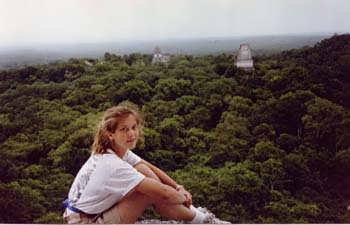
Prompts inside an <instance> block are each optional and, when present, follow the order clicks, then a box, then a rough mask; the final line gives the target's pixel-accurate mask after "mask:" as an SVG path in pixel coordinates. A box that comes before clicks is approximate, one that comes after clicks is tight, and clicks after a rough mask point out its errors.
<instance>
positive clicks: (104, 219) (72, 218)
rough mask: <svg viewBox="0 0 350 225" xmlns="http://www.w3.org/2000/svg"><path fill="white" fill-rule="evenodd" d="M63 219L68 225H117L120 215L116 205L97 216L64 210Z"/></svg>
mask: <svg viewBox="0 0 350 225" xmlns="http://www.w3.org/2000/svg"><path fill="white" fill-rule="evenodd" d="M63 219H64V220H65V221H66V222H67V223H68V224H82V223H83V224H91V223H94V224H118V223H121V219H120V214H119V212H118V207H117V204H116V205H114V206H113V207H111V208H109V209H107V210H106V211H104V212H102V213H99V214H94V215H90V214H85V213H76V212H72V211H70V210H69V209H66V210H65V211H64V214H63Z"/></svg>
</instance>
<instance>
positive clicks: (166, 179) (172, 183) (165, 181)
mask: <svg viewBox="0 0 350 225" xmlns="http://www.w3.org/2000/svg"><path fill="white" fill-rule="evenodd" d="M140 164H141V165H144V166H146V167H147V168H149V169H150V170H151V171H152V172H153V173H154V174H155V175H156V176H157V177H158V178H159V180H160V181H161V182H162V183H163V184H166V185H169V186H171V187H173V188H174V189H175V190H177V191H178V192H180V193H181V194H183V195H185V197H186V201H185V203H184V205H185V206H187V207H189V206H190V205H192V195H191V193H189V192H188V191H187V190H186V189H185V188H184V187H183V186H182V185H178V184H177V183H176V181H174V180H173V179H172V178H171V177H169V176H168V175H167V174H166V173H165V172H164V171H163V170H161V169H159V168H158V167H156V166H154V165H152V164H151V163H149V162H147V161H146V160H143V159H142V160H141V161H140V162H139V163H138V164H137V165H140ZM137 165H136V167H137Z"/></svg>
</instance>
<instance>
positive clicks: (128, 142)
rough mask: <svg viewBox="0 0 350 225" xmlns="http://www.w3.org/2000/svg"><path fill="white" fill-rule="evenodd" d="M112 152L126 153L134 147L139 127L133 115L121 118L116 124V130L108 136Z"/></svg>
mask: <svg viewBox="0 0 350 225" xmlns="http://www.w3.org/2000/svg"><path fill="white" fill-rule="evenodd" d="M110 138H111V140H112V143H113V145H112V146H113V148H115V149H114V150H122V151H126V150H127V149H133V148H135V146H136V143H137V140H138V138H139V126H138V124H137V121H136V118H135V116H134V115H132V114H129V115H128V116H127V117H124V118H121V119H120V120H119V122H118V126H117V129H116V130H115V132H114V133H112V134H111V135H110Z"/></svg>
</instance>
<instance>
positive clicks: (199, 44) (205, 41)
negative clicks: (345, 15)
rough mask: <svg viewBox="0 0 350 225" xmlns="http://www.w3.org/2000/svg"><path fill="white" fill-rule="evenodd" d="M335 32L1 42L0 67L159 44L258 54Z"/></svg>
mask: <svg viewBox="0 0 350 225" xmlns="http://www.w3.org/2000/svg"><path fill="white" fill-rule="evenodd" d="M331 35H332V34H312V35H305V34H304V35H303V34H300V35H265V36H248V37H238V36H237V37H217V38H196V39H195V38H193V39H171V38H170V39H168V40H164V39H160V40H154V41H150V40H149V41H145V40H143V41H142V40H140V41H136V40H134V41H127V40H123V41H116V42H105V43H71V44H68V43H67V44H63V43H57V44H56V43H52V44H27V45H18V46H2V47H1V46H0V69H10V68H17V67H19V66H23V65H35V64H47V63H49V62H53V61H55V60H68V59H69V58H83V57H85V58H86V57H87V58H102V57H103V54H104V53H105V52H110V53H113V54H117V55H124V54H131V53H142V54H151V53H153V50H154V48H155V47H156V46H159V47H160V48H161V50H162V51H163V52H164V53H169V54H175V55H176V54H189V55H206V54H215V55H217V54H221V53H226V54H233V53H234V52H235V51H237V50H238V49H239V46H240V44H242V43H249V44H250V45H251V48H252V50H253V53H254V54H255V55H261V54H270V53H274V52H278V51H282V50H288V49H292V48H300V47H303V46H313V45H314V44H316V43H317V42H318V41H320V40H322V39H324V38H326V37H330V36H331Z"/></svg>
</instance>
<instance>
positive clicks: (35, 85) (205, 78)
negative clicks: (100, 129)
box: [0, 34, 350, 223]
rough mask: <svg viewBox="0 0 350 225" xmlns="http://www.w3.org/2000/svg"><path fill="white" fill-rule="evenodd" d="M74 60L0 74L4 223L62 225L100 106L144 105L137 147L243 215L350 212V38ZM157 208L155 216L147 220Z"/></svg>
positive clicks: (201, 197) (198, 197)
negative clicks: (248, 52) (243, 60)
mask: <svg viewBox="0 0 350 225" xmlns="http://www.w3.org/2000/svg"><path fill="white" fill-rule="evenodd" d="M151 60H152V55H147V54H138V53H134V54H129V55H124V56H119V55H115V54H111V53H105V55H104V58H103V59H76V58H73V59H70V60H68V61H57V62H54V63H50V64H48V65H36V66H27V67H23V68H18V69H12V70H3V71H0V105H1V107H0V131H1V132H0V154H1V158H0V196H1V197H0V205H1V208H2V212H1V213H0V223H33V222H34V223H62V222H63V221H62V220H61V214H62V208H61V202H62V201H63V200H64V199H65V198H66V196H67V194H68V190H69V188H70V185H71V183H72V181H73V179H74V176H75V174H76V173H77V171H78V170H79V168H80V167H81V165H82V164H83V163H84V162H85V160H86V159H87V158H88V157H89V155H90V145H91V144H92V138H93V134H94V130H95V126H96V123H97V121H98V120H99V119H100V117H101V115H102V112H103V111H104V110H105V109H107V108H108V107H110V106H113V105H116V104H118V103H119V102H121V101H124V100H129V101H132V102H134V103H136V104H137V105H138V106H139V107H140V109H141V111H142V113H143V115H144V118H145V120H146V124H145V129H144V135H145V140H144V141H143V142H142V143H139V144H138V147H137V149H135V153H136V154H138V155H140V156H142V157H144V158H145V159H146V160H148V161H150V162H152V163H154V164H156V165H157V166H159V167H160V168H162V169H164V170H165V171H167V172H169V173H170V175H171V176H172V177H173V178H174V179H175V180H177V181H178V182H179V183H181V184H183V185H184V186H185V187H186V188H187V189H188V190H189V191H190V192H191V193H192V194H193V198H194V202H195V205H196V206H205V207H207V208H208V209H210V210H211V211H213V212H214V213H215V214H216V215H217V216H218V217H220V218H221V219H224V220H229V221H232V222H234V223H340V222H349V220H350V211H349V210H347V207H348V205H350V35H349V34H344V35H335V36H333V37H331V38H329V39H325V40H323V41H321V42H319V43H317V44H316V45H315V46H313V47H304V48H300V49H293V50H288V51H283V52H280V53H277V54H273V55H264V56H256V57H255V58H254V60H255V69H254V70H253V71H244V70H240V69H238V68H236V67H235V66H234V56H233V55H228V54H220V55H205V56H193V55H175V56H173V57H172V58H171V61H170V62H169V63H168V64H167V65H164V64H151ZM151 214H152V212H148V215H149V216H150V215H151Z"/></svg>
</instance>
